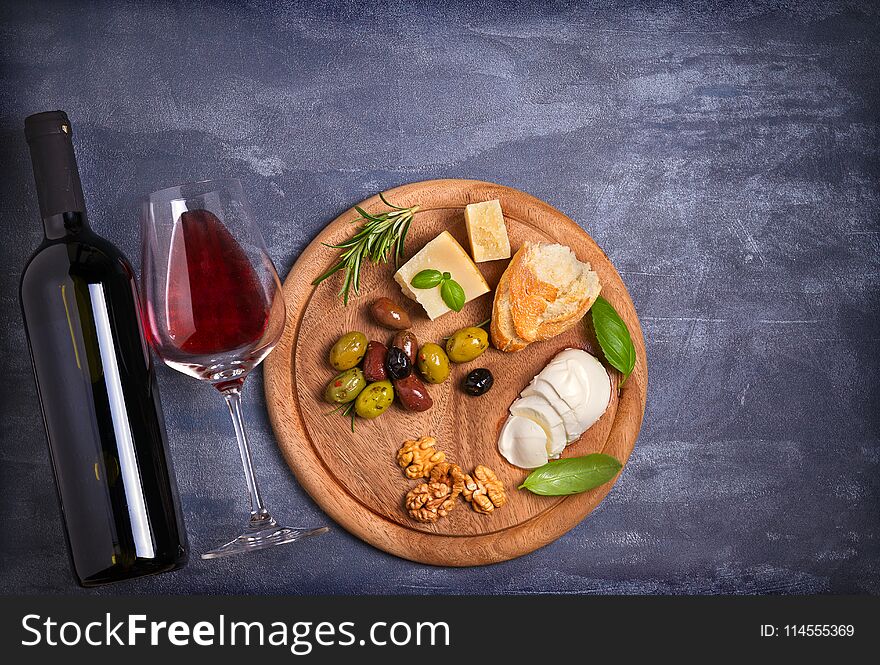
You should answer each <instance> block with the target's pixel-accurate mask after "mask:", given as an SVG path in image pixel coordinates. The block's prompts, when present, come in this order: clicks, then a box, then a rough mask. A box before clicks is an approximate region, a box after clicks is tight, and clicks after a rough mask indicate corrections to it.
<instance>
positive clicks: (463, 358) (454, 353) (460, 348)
mask: <svg viewBox="0 0 880 665" xmlns="http://www.w3.org/2000/svg"><path fill="white" fill-rule="evenodd" d="M488 348H489V335H488V334H487V333H486V331H485V330H483V329H482V328H462V329H461V330H459V331H458V332H456V333H455V334H454V335H453V336H452V337H450V338H449V339H448V340H446V355H448V356H449V359H450V360H451V361H452V362H454V363H466V362H470V361H471V360H473V359H474V358H478V357H479V356H480V355H482V353H483V351H485V350H486V349H488Z"/></svg>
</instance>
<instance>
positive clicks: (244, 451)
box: [223, 387, 272, 525]
mask: <svg viewBox="0 0 880 665" xmlns="http://www.w3.org/2000/svg"><path fill="white" fill-rule="evenodd" d="M223 397H224V398H226V406H228V407H229V415H231V416H232V426H233V427H234V428H235V438H236V439H237V440H238V452H239V453H240V454H241V464H242V466H243V467H244V478H245V481H247V488H248V498H249V499H250V502H251V525H255V524H258V523H260V522H264V521H268V520H270V519H272V518H271V516H270V515H269V511H268V510H267V509H266V506H264V505H263V496H262V495H261V494H260V486H259V485H258V484H257V478H256V476H255V475H254V465H253V462H252V461H251V449H250V446H249V445H248V440H247V435H246V434H245V433H244V421H243V419H242V417H241V389H240V388H238V387H234V388H227V389H226V390H224V391H223Z"/></svg>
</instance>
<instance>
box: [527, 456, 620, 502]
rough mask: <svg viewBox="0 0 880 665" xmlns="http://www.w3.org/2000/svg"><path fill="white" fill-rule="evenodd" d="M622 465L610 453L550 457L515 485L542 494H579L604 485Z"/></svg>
mask: <svg viewBox="0 0 880 665" xmlns="http://www.w3.org/2000/svg"><path fill="white" fill-rule="evenodd" d="M622 466H623V465H622V464H621V463H620V462H618V461H617V460H616V459H614V458H613V457H611V456H610V455H604V454H602V453H593V454H592V455H587V456H586V457H568V458H566V459H559V460H553V461H552V462H547V464H545V465H544V466H539V467H538V468H537V469H535V470H534V471H532V472H531V473H530V474H529V475H528V476H527V477H526V479H525V480H524V481H523V484H522V485H520V486H519V488H518V489H522V488H526V489H527V490H529V491H530V492H532V493H533V494H540V495H542V496H565V495H568V494H579V493H581V492H586V491H587V490H591V489H593V488H594V487H598V486H599V485H604V484H605V483H607V482H608V481H609V480H611V479H612V478H614V476H616V475H617V472H618V471H620V469H621V468H622Z"/></svg>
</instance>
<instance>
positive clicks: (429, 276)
mask: <svg viewBox="0 0 880 665" xmlns="http://www.w3.org/2000/svg"><path fill="white" fill-rule="evenodd" d="M441 281H443V273H441V272H440V271H439V270H422V271H421V272H419V273H416V275H415V277H413V278H412V281H411V282H410V286H412V287H413V288H414V289H433V288H434V287H435V286H437V285H438V284H439V283H440V282H441Z"/></svg>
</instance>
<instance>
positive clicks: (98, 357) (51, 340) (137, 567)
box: [20, 111, 187, 586]
mask: <svg viewBox="0 0 880 665" xmlns="http://www.w3.org/2000/svg"><path fill="white" fill-rule="evenodd" d="M25 136H26V138H27V141H28V145H29V146H30V151H31V161H32V162H33V167H34V180H35V181H36V188H37V198H38V199H39V203H40V213H41V215H42V218H43V227H44V231H45V237H44V239H43V243H42V244H41V245H40V246H39V248H38V249H37V251H36V252H35V253H34V255H33V256H32V257H31V259H30V261H29V262H28V264H27V266H26V267H25V269H24V272H23V273H22V276H21V293H20V297H21V309H22V315H23V317H24V322H25V330H26V332H27V336H28V344H29V347H30V351H31V358H32V360H33V365H34V374H35V375H36V381H37V390H38V392H39V397H40V405H41V408H42V412H43V420H44V422H45V426H46V436H47V438H48V440H49V453H50V457H51V460H52V466H53V469H54V472H55V482H56V485H57V488H58V496H59V499H60V503H61V513H62V517H63V519H64V524H65V530H66V533H67V541H68V544H69V549H70V555H71V559H72V563H73V569H74V572H75V574H76V577H77V580H78V581H79V583H80V584H82V585H83V586H93V585H97V584H103V583H106V582H113V581H116V580H122V579H126V578H130V577H136V576H139V575H148V574H151V573H159V572H163V571H168V570H173V569H175V568H179V567H181V566H183V565H184V564H185V563H186V558H187V545H186V536H185V533H184V530H183V520H182V518H181V514H180V507H179V502H178V498H177V488H176V485H175V482H174V476H173V474H172V472H171V469H170V461H169V458H168V452H167V446H166V440H165V425H164V422H163V420H162V416H161V407H160V405H159V394H158V390H157V386H156V380H155V375H154V373H153V365H152V360H151V356H150V351H149V347H148V346H147V343H146V341H145V339H144V334H143V329H142V326H141V316H140V311H139V300H138V296H137V286H136V284H135V279H134V272H133V271H132V268H131V265H130V264H129V262H128V261H127V260H126V258H125V256H123V254H122V253H121V252H120V251H119V250H118V249H116V247H114V246H113V245H112V244H110V243H109V242H108V241H106V240H105V239H103V238H101V237H100V236H98V235H97V234H96V233H94V232H93V231H92V229H91V228H90V227H89V223H88V220H87V218H86V209H85V205H84V203H83V193H82V185H81V184H80V178H79V171H78V169H77V165H76V158H75V156H74V153H73V143H72V141H71V136H72V130H71V125H70V121H69V120H68V119H67V115H66V114H65V113H64V112H63V111H49V112H46V113H37V114H35V115H32V116H29V117H28V118H27V119H26V120H25Z"/></svg>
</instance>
